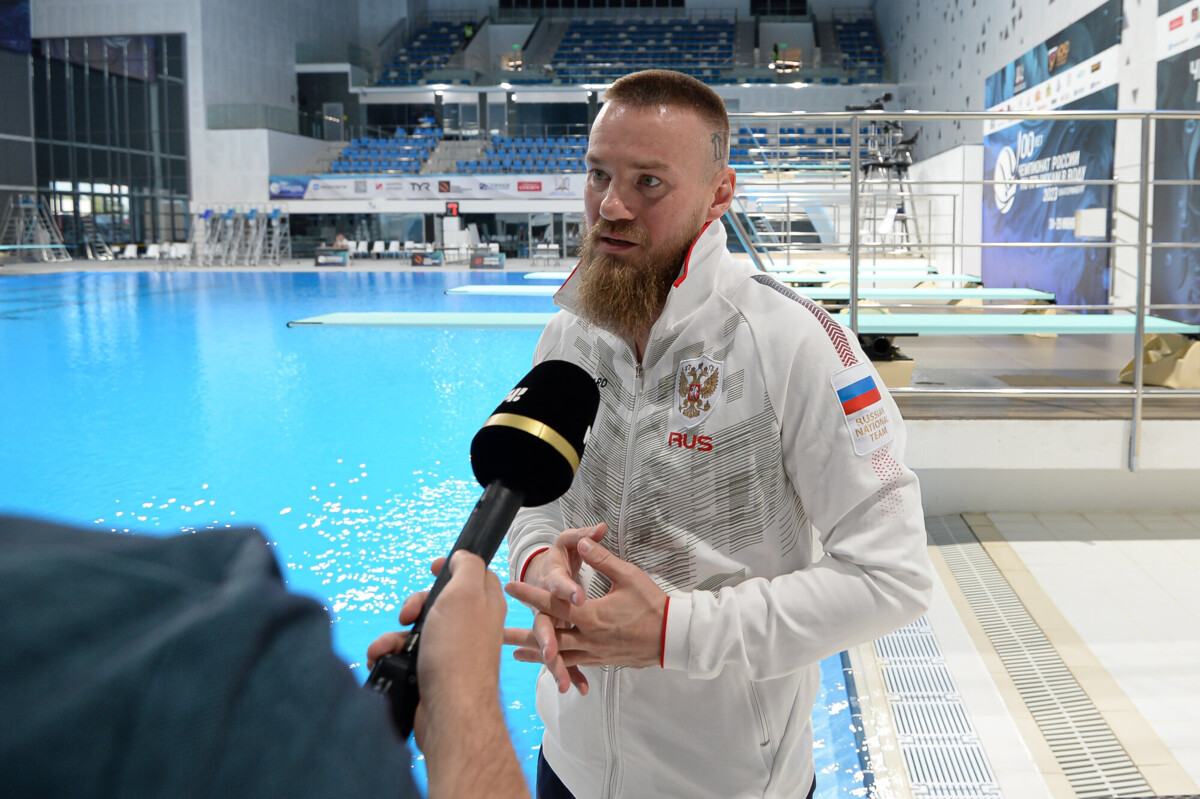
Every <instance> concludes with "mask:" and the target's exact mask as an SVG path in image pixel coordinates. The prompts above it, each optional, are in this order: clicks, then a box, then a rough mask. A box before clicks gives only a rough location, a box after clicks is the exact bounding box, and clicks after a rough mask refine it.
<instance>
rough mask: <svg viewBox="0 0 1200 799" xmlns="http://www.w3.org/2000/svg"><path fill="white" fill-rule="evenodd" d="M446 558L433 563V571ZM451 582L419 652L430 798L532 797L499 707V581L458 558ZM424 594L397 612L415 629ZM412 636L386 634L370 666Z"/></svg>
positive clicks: (420, 718)
mask: <svg viewBox="0 0 1200 799" xmlns="http://www.w3.org/2000/svg"><path fill="white" fill-rule="evenodd" d="M443 568H446V559H445V558H438V559H437V560H435V561H434V562H433V573H434V574H438V573H440V572H441V570H442V569H443ZM449 569H450V580H449V582H447V583H446V586H445V588H443V589H442V593H441V594H440V595H439V596H438V598H437V601H436V602H435V603H434V604H433V606H432V607H430V609H429V615H428V616H426V617H425V625H424V627H423V629H422V632H421V648H420V650H419V651H418V652H417V683H418V685H419V686H420V689H421V702H420V704H419V705H418V706H417V713H416V717H415V718H414V719H413V729H414V732H415V733H416V736H417V745H418V746H420V747H421V751H422V752H424V753H425V758H426V764H427V767H428V772H429V797H430V799H441V797H447V798H452V799H474V798H475V797H479V799H483V798H484V797H488V799H493V798H494V797H506V799H507V797H528V796H529V793H528V790H527V786H526V785H525V778H524V775H523V773H522V772H521V766H520V763H518V761H517V757H516V753H515V752H514V751H513V748H512V743H511V742H510V741H509V739H508V730H507V728H506V726H505V724H504V713H503V711H502V710H501V708H500V696H499V694H500V690H499V683H500V645H501V641H502V639H503V626H504V614H505V612H506V610H507V604H506V602H505V599H504V592H503V591H501V590H500V580H499V579H498V578H497V577H496V575H494V574H492V573H491V572H490V571H488V568H487V565H486V564H485V563H484V562H483V560H482V559H481V558H480V557H479V556H478V555H473V554H471V553H470V552H466V551H459V552H455V553H454V555H453V557H452V558H451V560H450V564H449ZM427 597H428V592H427V591H422V592H421V593H419V594H413V595H412V596H410V597H409V598H408V599H406V600H405V601H404V605H403V606H402V607H401V608H400V623H401V624H405V625H408V624H412V623H413V622H414V621H416V620H417V617H418V616H419V615H420V613H421V608H422V607H424V605H425V600H426V598H427ZM407 638H408V633H407V632H395V633H387V634H386V635H382V636H380V637H379V638H377V639H376V640H375V641H374V642H373V643H372V644H371V645H370V646H369V647H367V665H368V666H369V667H374V665H375V661H376V660H378V659H379V658H380V657H382V656H384V655H387V654H390V653H393V652H399V651H401V650H402V649H403V648H404V642H405V640H406V639H407Z"/></svg>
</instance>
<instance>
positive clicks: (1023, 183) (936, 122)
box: [730, 110, 1200, 471]
mask: <svg viewBox="0 0 1200 799" xmlns="http://www.w3.org/2000/svg"><path fill="white" fill-rule="evenodd" d="M893 118H894V119H895V120H896V123H895V124H901V123H902V124H903V125H904V126H906V128H907V131H908V132H910V133H911V132H914V131H915V130H919V128H918V127H917V126H919V125H929V126H944V127H945V128H947V129H949V127H950V126H951V125H955V126H958V127H959V128H960V129H961V132H955V134H954V135H955V137H956V138H957V139H958V140H960V141H963V142H964V143H970V144H980V143H981V142H982V132H983V130H984V126H985V125H988V124H991V128H990V129H989V130H995V129H999V128H1003V127H1006V126H1009V125H1013V124H1017V123H1020V122H1024V121H1036V122H1052V121H1056V120H1077V121H1091V122H1098V121H1111V122H1114V123H1115V124H1114V128H1115V131H1116V133H1115V136H1116V138H1117V140H1118V146H1121V147H1122V151H1126V152H1127V151H1129V150H1132V149H1133V147H1132V146H1128V145H1122V142H1126V143H1132V142H1137V143H1138V144H1137V146H1138V149H1139V151H1140V153H1141V157H1140V159H1139V163H1138V168H1137V175H1136V178H1133V177H1132V175H1131V172H1132V165H1131V166H1130V167H1129V168H1125V167H1120V166H1119V167H1117V168H1116V169H1115V170H1114V172H1113V176H1112V177H1111V178H1110V177H1108V176H1107V175H1104V176H1100V177H1096V176H1093V177H1086V178H1085V177H1084V176H1085V175H1086V172H1084V173H1083V175H1079V174H1074V175H1063V174H1060V175H1054V174H1052V173H1045V174H1043V175H1041V176H1039V177H1022V176H1021V175H1020V173H1017V174H1014V175H1013V176H1012V177H1008V176H1007V175H1005V176H1003V179H995V178H997V177H998V176H997V175H986V176H985V175H983V174H982V165H980V166H978V167H975V168H977V169H979V170H980V175H979V178H978V179H974V178H972V177H968V176H966V175H965V174H962V175H961V176H957V175H955V174H953V173H946V174H945V175H943V174H942V173H935V172H934V170H932V169H931V170H930V174H929V175H926V176H924V177H923V178H920V179H916V178H913V176H912V172H911V171H910V172H909V174H908V177H909V181H908V183H909V186H910V187H915V188H917V189H928V190H932V191H933V193H936V194H940V195H942V196H946V195H951V196H954V197H956V198H957V199H956V200H955V202H953V203H951V209H950V212H949V213H948V214H947V215H946V216H947V218H948V219H950V220H952V225H951V228H952V229H951V230H950V231H949V233H948V235H944V236H930V235H924V236H922V237H921V239H922V240H921V243H920V248H921V249H922V250H923V251H924V252H927V253H932V254H933V257H934V258H937V259H942V256H946V258H945V260H948V261H949V262H950V263H951V264H954V266H953V267H952V268H951V271H953V272H970V271H972V267H970V266H969V265H968V256H973V257H974V256H977V255H980V254H981V253H982V251H983V250H985V249H987V248H1004V247H1019V248H1025V249H1028V250H1030V251H1036V250H1037V249H1038V248H1046V249H1049V248H1088V249H1091V250H1105V251H1107V252H1108V253H1109V257H1108V261H1109V275H1110V279H1111V280H1113V281H1114V282H1118V281H1119V282H1120V285H1119V286H1117V287H1115V288H1111V289H1110V291H1111V292H1112V293H1111V294H1110V297H1109V302H1110V303H1111V304H1109V305H1105V306H1090V307H1088V308H1086V309H1081V308H1076V307H1075V306H1070V310H1097V311H1108V312H1109V313H1107V314H1086V315H1081V314H1072V315H1071V316H1078V317H1080V318H1085V317H1086V316H1101V315H1104V316H1110V317H1111V318H1113V319H1121V320H1124V321H1122V322H1119V323H1114V324H1119V325H1120V326H1122V331H1121V332H1127V333H1130V334H1131V335H1132V338H1133V353H1132V362H1133V378H1132V379H1133V382H1132V385H1131V386H1130V387H1129V388H1113V389H1099V388H1061V389H1031V388H1018V389H987V388H979V389H949V388H947V389H936V388H912V387H901V388H897V389H894V390H893V393H895V394H898V395H899V394H906V395H937V396H970V397H988V396H993V397H1011V396H1021V397H1030V398H1033V397H1038V398H1048V397H1054V398H1071V397H1079V396H1081V395H1082V396H1092V395H1098V396H1119V397H1128V398H1130V399H1131V400H1132V411H1131V415H1130V421H1131V423H1132V424H1131V431H1130V436H1129V448H1128V467H1129V469H1130V471H1137V470H1138V453H1139V445H1140V440H1141V423H1142V415H1143V403H1144V400H1145V398H1146V397H1147V396H1148V395H1152V394H1153V395H1157V394H1160V393H1162V394H1169V395H1170V396H1176V397H1178V396H1200V390H1187V389H1164V390H1161V391H1158V390H1152V389H1147V388H1146V385H1145V379H1144V378H1145V376H1144V368H1143V360H1142V358H1143V352H1144V351H1145V345H1146V337H1147V335H1148V334H1153V333H1155V332H1159V330H1160V329H1161V328H1162V322H1163V321H1165V322H1173V321H1174V320H1173V319H1163V317H1161V316H1159V315H1158V314H1159V313H1163V314H1167V315H1170V316H1173V317H1177V318H1179V319H1183V320H1186V321H1187V322H1189V323H1191V322H1197V323H1200V305H1198V304H1191V305H1188V304H1180V303H1176V304H1168V303H1164V302H1156V303H1153V304H1152V303H1150V302H1149V301H1148V300H1149V298H1148V297H1147V292H1148V290H1149V285H1148V284H1149V278H1150V274H1149V258H1150V253H1151V252H1153V251H1156V250H1158V249H1169V250H1175V251H1177V252H1182V253H1184V255H1185V257H1187V258H1188V259H1189V260H1190V262H1191V266H1192V272H1191V274H1190V277H1187V276H1185V278H1184V279H1185V280H1192V281H1196V282H1197V283H1200V253H1194V252H1192V250H1194V249H1195V248H1200V242H1197V241H1174V242H1172V241H1162V240H1160V241H1151V237H1150V233H1149V231H1150V224H1151V219H1150V209H1151V206H1150V201H1149V197H1150V195H1151V192H1152V191H1153V190H1155V189H1158V190H1164V189H1167V188H1173V187H1179V186H1188V187H1191V188H1192V189H1193V191H1195V192H1197V193H1200V180H1195V179H1191V178H1190V176H1189V175H1188V172H1187V169H1186V166H1185V164H1184V163H1182V161H1183V160H1184V159H1180V160H1181V163H1179V164H1178V174H1169V173H1168V174H1166V175H1165V176H1164V173H1163V171H1162V166H1163V165H1164V164H1168V163H1169V162H1167V161H1165V160H1163V159H1161V158H1160V163H1159V173H1158V177H1156V178H1155V179H1154V181H1153V182H1152V181H1151V173H1150V163H1151V161H1150V154H1151V149H1152V148H1151V145H1152V141H1153V136H1154V133H1155V130H1156V126H1158V125H1159V124H1160V123H1170V124H1172V125H1179V126H1181V125H1182V124H1183V123H1190V124H1193V125H1195V124H1198V123H1200V113H1197V112H1187V111H1115V110H1104V111H1046V112H1039V113H1033V112H1029V113H1026V112H996V111H974V112H957V113H950V112H931V111H904V112H901V113H894V114H893V113H889V112H882V111H865V112H846V113H838V112H829V113H826V112H821V113H804V112H792V113H736V114H730V122H731V124H732V125H734V126H735V127H736V126H739V125H743V124H754V125H758V126H760V127H762V126H765V127H766V128H767V129H768V130H771V129H777V130H778V129H782V128H783V127H784V126H788V127H792V126H796V125H803V126H806V127H810V126H815V125H821V126H831V125H832V126H839V125H840V126H843V127H844V128H845V129H846V130H848V132H849V135H850V137H851V145H850V147H849V162H850V163H849V167H850V168H849V169H848V170H845V171H844V172H840V173H829V174H824V175H822V176H821V178H820V180H819V181H817V182H816V184H815V186H814V182H811V181H805V179H804V172H803V170H801V169H794V168H792V166H791V165H789V164H788V163H786V162H780V163H777V164H771V165H769V166H768V167H766V168H764V169H761V170H759V171H758V173H757V174H754V175H748V174H747V173H746V172H745V171H744V170H743V171H739V175H738V179H739V191H740V192H743V194H744V196H746V197H748V198H751V199H753V198H754V196H755V192H759V193H764V192H768V191H769V192H771V193H772V195H773V196H774V197H776V198H778V197H779V196H786V195H788V194H789V193H790V194H791V195H793V196H795V197H797V198H800V197H803V196H805V195H806V194H809V193H811V192H812V191H813V189H814V187H815V188H817V189H819V190H820V191H827V190H828V189H829V188H831V187H835V188H837V189H838V190H840V191H842V192H843V194H844V196H845V197H846V198H847V204H848V207H849V208H851V209H853V212H852V213H850V214H849V220H848V225H847V226H846V227H847V228H848V230H847V231H846V233H847V235H846V237H845V238H844V239H842V238H840V237H839V240H838V241H837V242H835V243H833V244H832V245H828V244H824V243H822V244H820V245H817V246H811V245H808V244H806V245H805V246H804V247H803V248H802V250H800V251H801V252H810V251H813V250H824V251H825V252H830V251H832V252H835V253H838V254H840V255H842V256H844V257H845V258H846V259H847V261H848V264H849V268H848V270H847V272H846V275H845V276H844V279H845V280H846V281H847V282H848V283H849V292H848V294H849V296H848V298H847V309H846V310H847V313H845V314H843V315H842V318H845V319H846V322H847V323H848V325H847V326H848V327H849V328H850V329H851V330H852V331H854V332H855V333H859V332H863V333H866V332H867V331H868V330H870V329H874V328H876V326H877V325H878V324H879V323H878V322H877V321H875V320H874V319H872V320H868V321H865V322H864V319H865V316H866V315H865V314H863V313H860V310H861V309H860V307H859V300H861V299H867V297H866V296H865V295H864V293H863V288H862V283H863V282H865V281H864V280H863V274H862V271H860V266H862V265H863V262H864V261H867V260H869V258H870V256H871V255H872V254H877V253H880V252H884V251H888V250H890V249H891V248H888V247H885V246H884V245H882V244H880V243H878V242H864V241H863V240H862V236H861V235H860V232H861V231H862V230H863V223H864V218H863V217H864V213H866V209H865V207H864V206H865V204H864V202H862V200H863V197H864V196H865V195H866V194H867V193H868V191H867V187H866V186H865V180H866V178H865V173H866V172H867V171H869V170H866V169H864V167H865V166H867V165H868V164H866V163H865V162H864V159H863V150H864V146H865V144H866V142H865V141H864V137H863V135H862V132H861V130H862V127H863V125H865V124H867V123H869V122H873V121H874V122H878V121H879V120H891V119H893ZM928 132H929V131H926V134H928ZM1135 137H1136V138H1135ZM931 139H932V137H931V136H929V135H925V136H923V141H930V140H931ZM1139 140H1140V141H1139ZM1014 146H1015V145H1014ZM1125 147H1128V149H1127V150H1126V149H1125ZM918 155H919V153H918ZM1050 155H1053V153H1051V154H1050ZM1125 161H1126V162H1127V163H1128V162H1129V161H1130V159H1128V158H1126V159H1125ZM920 166H921V164H920V162H919V161H917V162H915V163H913V164H905V165H902V168H904V169H908V168H909V167H912V170H914V171H919V167H920ZM964 169H965V168H964ZM1080 186H1082V187H1089V186H1099V187H1107V188H1108V189H1109V192H1110V194H1109V203H1110V205H1109V206H1107V207H1105V209H1106V211H1108V212H1109V213H1110V215H1109V216H1108V217H1106V219H1105V224H1104V230H1105V232H1104V233H1103V234H1102V235H1100V236H1098V237H1095V238H1093V239H1086V238H1084V237H1082V236H1081V237H1080V240H1075V241H1071V242H1055V241H1029V242H984V241H982V240H980V239H981V238H982V236H981V235H979V234H975V236H977V238H975V240H968V239H969V237H968V235H967V233H966V226H965V224H963V223H962V220H963V219H965V218H966V217H967V216H968V215H972V214H980V213H981V208H980V203H981V202H982V198H983V193H984V192H994V191H995V190H996V189H997V187H1003V188H1007V189H1011V190H1013V191H1021V190H1034V189H1039V190H1040V189H1045V188H1046V187H1058V188H1055V189H1053V191H1054V192H1056V193H1057V192H1058V191H1060V190H1061V189H1062V188H1063V187H1080ZM1122 187H1123V188H1124V189H1126V190H1128V192H1129V193H1128V194H1125V193H1121V191H1120V190H1121V189H1122ZM1076 190H1077V191H1079V190H1078V189H1076ZM918 194H920V191H918ZM1043 196H1044V197H1045V196H1046V194H1043ZM1134 197H1136V202H1134V200H1133V198H1134ZM1052 199H1053V198H1050V199H1046V200H1045V201H1046V202H1050V201H1051V200H1052ZM786 207H787V206H786V204H785V208H786ZM1051 207H1052V206H1051ZM1102 207H1104V206H1102ZM959 208H961V209H962V210H961V212H960V211H959ZM976 218H978V217H976ZM741 221H742V220H735V219H732V218H731V219H730V222H731V225H730V226H731V227H732V228H733V230H734V232H735V235H736V237H737V238H738V239H739V240H740V241H741V243H742V246H743V247H745V249H746V251H747V252H748V253H749V254H750V256H751V258H752V259H753V260H754V262H755V264H756V266H758V268H760V269H763V270H769V271H774V270H776V269H778V266H777V264H778V262H779V260H780V258H779V256H780V250H779V248H773V249H769V248H762V247H760V248H758V250H757V251H756V248H755V246H754V245H755V239H754V237H753V236H752V235H751V234H750V231H748V230H745V229H744V227H745V226H744V225H739V224H738V223H739V222H741ZM868 221H869V220H868ZM785 224H788V225H790V222H787V223H785ZM960 225H961V228H960V227H959V226H960ZM788 252H791V250H789V251H788ZM941 271H944V270H941ZM809 283H810V285H811V283H812V281H809ZM1192 288H1193V293H1192V295H1191V296H1200V285H1194V286H1192ZM799 290H800V291H801V292H804V291H805V289H803V288H801V289H799ZM1186 299H1189V300H1190V297H1188V298H1186ZM971 310H972V311H977V313H974V314H972V315H971V316H972V321H973V323H975V324H976V325H991V324H993V323H992V322H984V323H981V322H980V320H981V319H985V318H989V317H990V316H991V315H992V314H993V312H996V311H1000V312H1003V310H1007V309H1003V310H1002V309H1000V308H996V307H994V306H993V307H984V308H982V309H980V308H972V309H971ZM1059 310H1068V308H1067V307H1061V306H1060V307H1059ZM979 311H982V312H979ZM947 313H954V311H953V310H948V311H947ZM905 315H908V314H891V315H890V316H891V317H892V318H893V319H897V318H899V317H901V316H905ZM872 316H875V315H872ZM885 316H886V315H885ZM1023 316H1024V317H1025V318H1028V317H1032V316H1034V314H1026V315H1023ZM1056 316H1058V317H1059V318H1068V317H1067V316H1066V315H1064V314H1056ZM1000 318H1001V319H1002V320H1003V322H1004V324H1005V325H1010V326H1013V327H1016V326H1024V327H1028V328H1029V329H1033V328H1034V327H1036V326H1038V325H1039V324H1046V325H1049V326H1054V325H1057V324H1059V323H1058V322H1049V321H1048V320H1046V321H1044V322H1042V323H1036V322H1027V321H1016V315H1013V314H1007V313H1005V314H1003V316H1001V317H1000ZM1156 320H1161V321H1156ZM909 323H910V324H911V323H912V320H909ZM1067 324H1080V325H1082V324H1084V323H1082V322H1070V323H1067ZM1181 324H1182V323H1181ZM1126 327H1130V328H1131V329H1128V330H1125V329H1124V328H1126ZM1166 327H1169V328H1172V329H1174V330H1176V331H1177V332H1183V333H1185V334H1186V335H1189V336H1193V337H1195V336H1196V335H1197V332H1196V329H1195V328H1196V325H1195V324H1184V325H1183V326H1182V327H1178V326H1176V325H1167V326H1166ZM1012 332H1018V331H1017V330H1015V329H1014V330H1012Z"/></svg>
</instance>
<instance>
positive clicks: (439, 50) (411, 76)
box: [376, 22, 474, 86]
mask: <svg viewBox="0 0 1200 799" xmlns="http://www.w3.org/2000/svg"><path fill="white" fill-rule="evenodd" d="M472 24H474V23H472ZM466 27H467V26H466V24H464V23H462V22H431V23H429V24H428V25H426V26H425V27H424V28H421V29H420V30H418V31H417V32H416V33H415V34H413V36H412V38H411V39H409V40H408V43H407V44H405V46H404V47H403V48H402V49H401V50H400V52H398V53H396V54H395V55H393V56H392V58H391V60H389V61H388V62H387V63H386V64H385V65H384V67H383V70H382V71H381V74H380V77H379V80H378V81H376V83H377V85H379V86H410V85H414V84H418V83H420V82H421V81H422V79H424V77H425V73H427V72H429V71H431V70H435V69H441V68H442V67H444V66H446V62H448V61H449V60H450V57H451V56H452V55H454V54H455V53H456V52H458V50H459V49H461V48H462V47H463V45H464V44H465V43H466V41H467V38H466V34H465V31H464V29H465V28H466Z"/></svg>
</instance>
